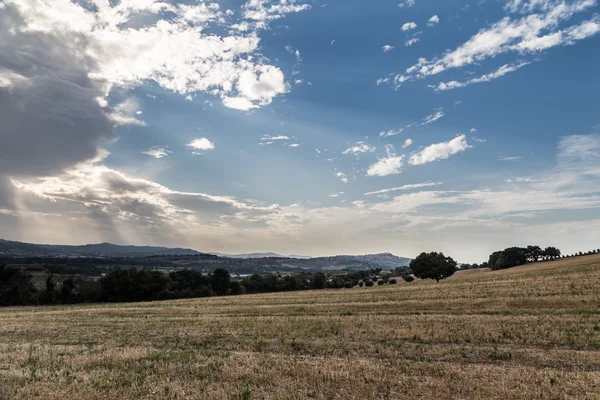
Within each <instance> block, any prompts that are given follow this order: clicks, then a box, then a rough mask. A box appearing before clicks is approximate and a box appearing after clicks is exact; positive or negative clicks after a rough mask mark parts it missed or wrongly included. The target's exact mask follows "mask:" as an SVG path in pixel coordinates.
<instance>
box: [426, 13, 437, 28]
mask: <svg viewBox="0 0 600 400" xmlns="http://www.w3.org/2000/svg"><path fill="white" fill-rule="evenodd" d="M439 23H440V17H438V16H437V15H434V16H432V17H431V18H429V21H427V25H428V26H435V25H437V24H439Z"/></svg>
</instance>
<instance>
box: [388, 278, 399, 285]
mask: <svg viewBox="0 0 600 400" xmlns="http://www.w3.org/2000/svg"><path fill="white" fill-rule="evenodd" d="M396 283H398V282H397V281H396V280H395V279H390V285H395V284H396Z"/></svg>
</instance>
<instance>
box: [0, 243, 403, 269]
mask: <svg viewBox="0 0 600 400" xmlns="http://www.w3.org/2000/svg"><path fill="white" fill-rule="evenodd" d="M0 256H4V257H5V258H7V257H9V258H10V257H44V258H45V259H44V260H42V261H40V262H41V263H42V264H45V263H52V262H51V261H52V260H49V259H51V258H53V257H54V258H58V259H60V262H61V263H68V262H69V261H68V260H65V258H77V257H87V258H94V257H96V258H102V259H104V260H99V262H100V263H101V264H103V265H106V264H107V263H108V262H109V261H110V259H115V260H114V262H115V263H116V264H118V265H123V266H126V265H131V266H157V267H158V266H160V267H165V268H167V267H169V266H171V267H173V268H194V269H200V270H203V271H207V272H208V271H212V270H214V269H215V268H226V269H228V270H230V271H231V272H235V273H253V272H272V271H284V272H293V271H295V272H301V271H302V270H332V271H334V270H343V269H351V270H356V269H375V268H383V269H393V268H395V267H398V266H402V265H408V264H409V263H410V260H411V259H410V258H405V257H397V256H395V255H393V254H390V253H383V254H366V255H357V256H349V255H342V256H331V257H314V258H310V257H301V256H300V257H299V256H296V257H292V256H289V257H285V256H281V255H278V254H275V253H251V254H239V255H224V254H218V255H213V254H208V253H201V252H198V251H196V250H192V249H184V248H167V247H152V246H121V245H115V244H111V243H100V244H88V245H82V246H68V245H45V244H32V243H21V242H14V241H7V240H0ZM157 257H163V258H160V259H159V258H157ZM48 258H49V259H48ZM123 258H125V259H123ZM91 261H93V260H90V262H91ZM72 262H74V261H71V263H72Z"/></svg>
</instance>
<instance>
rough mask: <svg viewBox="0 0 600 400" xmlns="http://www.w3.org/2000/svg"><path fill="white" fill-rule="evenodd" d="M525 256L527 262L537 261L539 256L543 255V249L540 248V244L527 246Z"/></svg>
mask: <svg viewBox="0 0 600 400" xmlns="http://www.w3.org/2000/svg"><path fill="white" fill-rule="evenodd" d="M525 254H526V257H527V261H529V262H535V261H538V260H539V259H540V257H542V256H543V255H544V251H543V250H542V248H541V247H540V246H531V245H529V246H527V250H526V253H525Z"/></svg>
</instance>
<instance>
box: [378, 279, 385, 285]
mask: <svg viewBox="0 0 600 400" xmlns="http://www.w3.org/2000/svg"><path fill="white" fill-rule="evenodd" d="M377 285H379V286H381V285H385V281H384V280H383V279H381V280H378V281H377Z"/></svg>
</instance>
